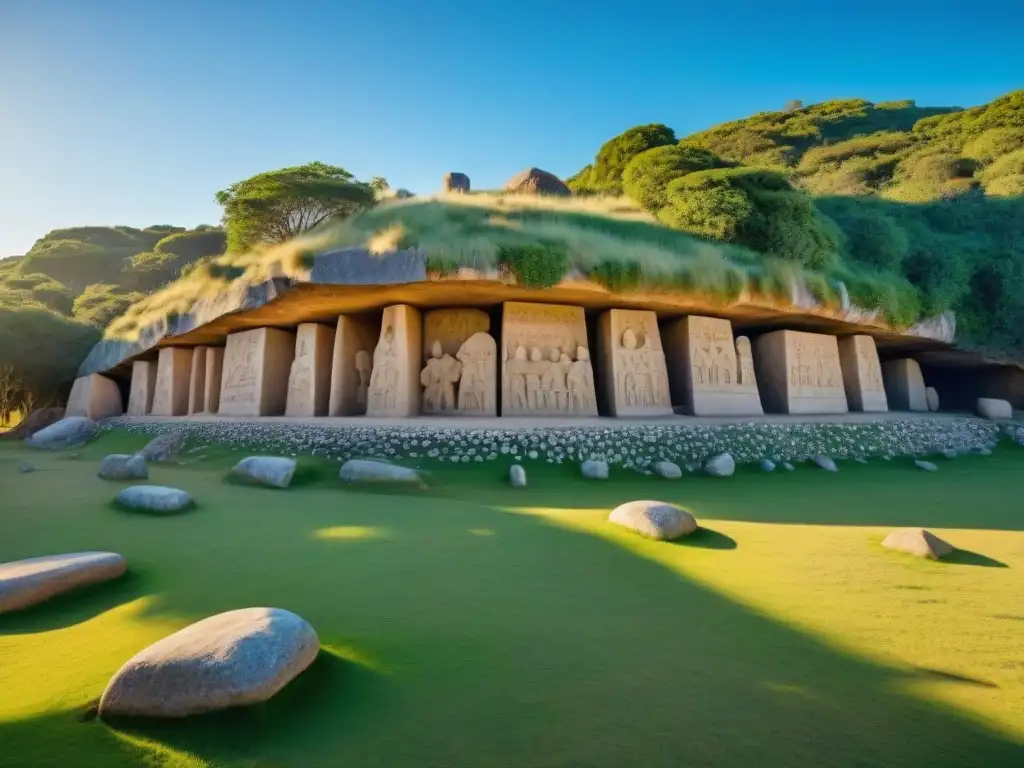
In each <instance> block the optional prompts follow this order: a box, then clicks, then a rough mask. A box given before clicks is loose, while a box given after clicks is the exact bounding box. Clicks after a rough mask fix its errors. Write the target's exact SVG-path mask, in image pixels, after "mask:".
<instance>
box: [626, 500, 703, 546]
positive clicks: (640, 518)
mask: <svg viewBox="0 0 1024 768" xmlns="http://www.w3.org/2000/svg"><path fill="white" fill-rule="evenodd" d="M608 522H610V523H615V524H616V525H621V526H622V527H623V528H628V529H629V530H631V531H633V532H634V533H638V534H640V535H641V536H646V537H647V538H649V539H658V540H660V541H671V540H672V539H678V538H679V537H680V536H686V535H687V534H690V533H693V532H694V531H695V530H697V521H696V520H695V519H694V517H693V515H691V514H690V513H689V512H687V511H686V510H685V509H680V508H679V507H676V506H673V505H672V504H666V503H665V502H663V501H630V502H627V503H625V504H620V505H619V506H617V507H616V508H615V509H613V510H612V513H611V514H610V515H609V516H608Z"/></svg>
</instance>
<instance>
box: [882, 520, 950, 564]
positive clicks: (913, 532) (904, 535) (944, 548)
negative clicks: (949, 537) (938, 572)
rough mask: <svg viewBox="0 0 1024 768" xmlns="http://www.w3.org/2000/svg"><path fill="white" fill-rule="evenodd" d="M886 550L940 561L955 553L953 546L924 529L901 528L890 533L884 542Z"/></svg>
mask: <svg viewBox="0 0 1024 768" xmlns="http://www.w3.org/2000/svg"><path fill="white" fill-rule="evenodd" d="M882 546H883V547H885V548H886V549H895V550H897V551H899V552H906V553H907V554H908V555H915V556H916V557H926V558H928V559H929V560H938V559H939V558H941V557H945V556H946V555H949V554H952V553H953V547H952V545H950V544H948V543H947V542H945V541H943V540H942V539H940V538H939V537H938V536H936V535H935V534H934V533H932V532H931V531H926V530H925V529H924V528H901V529H899V530H895V531H893V532H892V533H890V534H889V535H888V536H886V537H885V539H884V540H883V541H882Z"/></svg>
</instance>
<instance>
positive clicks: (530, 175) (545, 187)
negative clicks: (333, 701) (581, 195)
mask: <svg viewBox="0 0 1024 768" xmlns="http://www.w3.org/2000/svg"><path fill="white" fill-rule="evenodd" d="M505 190H506V191H507V192H514V193H516V194H520V195H558V196H560V197H569V196H570V195H571V194H572V190H570V189H569V188H568V187H567V186H566V185H565V182H563V181H562V180H561V179H560V178H558V177H557V176H555V174H553V173H549V172H548V171H542V170H541V169H540V168H527V169H526V170H525V171H520V172H519V173H517V174H516V175H515V176H513V177H512V178H511V179H509V180H508V181H506V182H505Z"/></svg>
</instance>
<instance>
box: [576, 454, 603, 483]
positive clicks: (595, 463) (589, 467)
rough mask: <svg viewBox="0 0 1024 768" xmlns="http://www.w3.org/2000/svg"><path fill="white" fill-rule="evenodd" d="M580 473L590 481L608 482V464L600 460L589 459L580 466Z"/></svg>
mask: <svg viewBox="0 0 1024 768" xmlns="http://www.w3.org/2000/svg"><path fill="white" fill-rule="evenodd" d="M580 473H581V474H582V475H583V476H584V477H585V478H587V479H588V480H607V479H608V462H607V461H601V460H600V459H587V460H586V461H584V462H583V463H582V464H580Z"/></svg>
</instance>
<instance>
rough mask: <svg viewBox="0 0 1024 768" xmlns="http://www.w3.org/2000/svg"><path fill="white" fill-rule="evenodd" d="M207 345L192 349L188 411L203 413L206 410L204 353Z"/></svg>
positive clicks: (207, 348) (206, 350) (207, 349)
mask: <svg viewBox="0 0 1024 768" xmlns="http://www.w3.org/2000/svg"><path fill="white" fill-rule="evenodd" d="M208 351H209V347H196V348H195V349H193V350H192V372H191V374H190V376H189V383H188V412H189V413H190V414H192V413H203V412H204V411H205V410H206V353H207V352H208Z"/></svg>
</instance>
